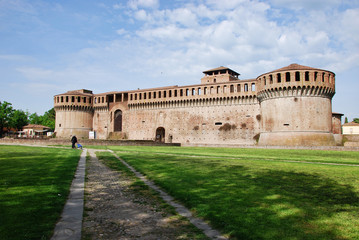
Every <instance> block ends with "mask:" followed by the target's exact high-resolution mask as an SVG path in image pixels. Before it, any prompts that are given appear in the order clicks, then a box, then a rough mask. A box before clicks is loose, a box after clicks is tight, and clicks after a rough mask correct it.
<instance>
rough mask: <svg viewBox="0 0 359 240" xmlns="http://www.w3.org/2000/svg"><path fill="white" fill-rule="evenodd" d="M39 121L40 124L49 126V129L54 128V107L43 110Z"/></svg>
mask: <svg viewBox="0 0 359 240" xmlns="http://www.w3.org/2000/svg"><path fill="white" fill-rule="evenodd" d="M41 121H42V125H44V126H47V127H49V128H51V130H55V109H54V108H51V109H50V110H49V111H47V112H45V114H44V115H43V116H42V119H41Z"/></svg>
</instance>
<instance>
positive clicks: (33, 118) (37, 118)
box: [29, 113, 41, 125]
mask: <svg viewBox="0 0 359 240" xmlns="http://www.w3.org/2000/svg"><path fill="white" fill-rule="evenodd" d="M29 122H30V123H31V124H40V125H41V117H40V116H39V115H37V113H33V114H31V115H30V116H29Z"/></svg>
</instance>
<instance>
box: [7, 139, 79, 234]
mask: <svg viewBox="0 0 359 240" xmlns="http://www.w3.org/2000/svg"><path fill="white" fill-rule="evenodd" d="M80 153H81V151H77V150H72V149H55V148H41V147H24V146H3V145H1V146H0V239H50V237H51V235H52V232H53V229H54V227H55V224H56V222H57V221H58V220H59V217H60V215H61V212H62V209H63V207H64V204H65V202H66V199H67V196H68V194H69V190H70V186H71V182H72V179H73V176H74V174H75V171H76V167H77V164H78V161H79V157H80Z"/></svg>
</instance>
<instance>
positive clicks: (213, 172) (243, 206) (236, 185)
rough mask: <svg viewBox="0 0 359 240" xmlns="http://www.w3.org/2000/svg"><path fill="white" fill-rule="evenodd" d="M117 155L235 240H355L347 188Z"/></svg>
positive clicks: (281, 173)
mask: <svg viewBox="0 0 359 240" xmlns="http://www.w3.org/2000/svg"><path fill="white" fill-rule="evenodd" d="M121 155H122V157H123V158H124V159H125V160H126V161H128V162H129V163H130V164H131V165H133V166H135V168H137V169H138V170H139V171H141V172H142V173H144V174H146V175H147V176H148V177H149V178H150V179H151V180H153V181H154V182H155V183H156V184H158V185H160V186H161V187H162V188H164V189H165V190H166V191H167V192H168V193H169V194H170V195H172V196H174V197H175V198H177V199H179V200H180V201H181V202H183V203H184V204H185V205H186V206H187V207H189V208H190V209H192V210H193V211H195V212H196V214H197V215H199V216H201V217H203V218H205V219H207V220H209V221H210V222H211V224H212V225H213V226H214V227H215V228H218V229H221V230H222V231H223V232H224V233H227V234H229V235H230V236H231V237H232V238H234V239H316V240H317V239H352V237H351V236H353V234H354V235H355V236H356V237H358V230H355V224H358V221H357V220H356V218H357V216H356V215H357V212H358V210H359V197H358V193H357V192H356V191H355V189H354V188H353V186H351V185H350V183H347V184H341V183H339V182H338V181H336V180H333V179H331V178H327V177H325V176H324V175H314V174H308V173H305V172H296V171H291V170H276V169H275V168H274V167H273V168H271V169H268V168H266V169H264V170H263V169H255V168H254V167H248V166H242V165H240V163H233V162H227V163H226V162H224V161H217V160H216V161H214V160H210V159H205V158H204V159H193V158H192V159H186V158H183V157H175V156H159V155H156V156H153V155H152V156H151V155H144V154H133V155H131V154H123V153H122V154H121ZM346 221H349V224H348V222H346ZM348 225H353V226H348Z"/></svg>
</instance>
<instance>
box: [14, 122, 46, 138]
mask: <svg viewBox="0 0 359 240" xmlns="http://www.w3.org/2000/svg"><path fill="white" fill-rule="evenodd" d="M49 131H50V128H49V127H46V126H43V125H37V124H29V125H26V126H24V127H23V131H21V133H20V135H21V136H19V137H26V138H39V137H43V136H46V133H47V132H49Z"/></svg>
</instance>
